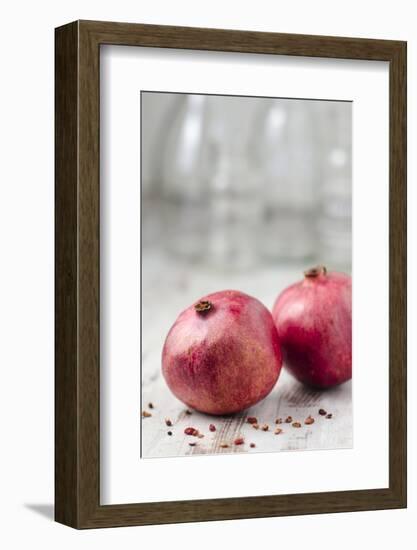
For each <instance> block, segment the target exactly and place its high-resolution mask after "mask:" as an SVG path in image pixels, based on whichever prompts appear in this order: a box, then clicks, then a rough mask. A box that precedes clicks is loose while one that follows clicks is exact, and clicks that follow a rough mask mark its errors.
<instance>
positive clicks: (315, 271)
mask: <svg viewBox="0 0 417 550" xmlns="http://www.w3.org/2000/svg"><path fill="white" fill-rule="evenodd" d="M326 273H327V269H326V268H325V267H324V265H316V266H315V267H311V268H310V269H307V271H304V277H307V278H308V279H314V278H315V277H318V276H319V275H326Z"/></svg>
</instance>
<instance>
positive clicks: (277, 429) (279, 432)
mask: <svg viewBox="0 0 417 550" xmlns="http://www.w3.org/2000/svg"><path fill="white" fill-rule="evenodd" d="M274 434H275V435H279V434H282V429H281V428H276V429H275V431H274Z"/></svg>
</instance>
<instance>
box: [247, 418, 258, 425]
mask: <svg viewBox="0 0 417 550" xmlns="http://www.w3.org/2000/svg"><path fill="white" fill-rule="evenodd" d="M246 422H247V423H248V424H257V423H258V419H257V418H256V416H248V418H247V420H246Z"/></svg>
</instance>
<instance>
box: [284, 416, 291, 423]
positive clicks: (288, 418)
mask: <svg viewBox="0 0 417 550" xmlns="http://www.w3.org/2000/svg"><path fill="white" fill-rule="evenodd" d="M285 422H286V423H287V424H289V423H290V422H292V416H287V418H286V419H285Z"/></svg>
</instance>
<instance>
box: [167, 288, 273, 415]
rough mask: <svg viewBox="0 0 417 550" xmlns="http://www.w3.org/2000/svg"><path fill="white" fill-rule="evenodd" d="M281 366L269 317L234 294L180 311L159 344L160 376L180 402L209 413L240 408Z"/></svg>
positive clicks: (258, 395) (259, 394)
mask: <svg viewBox="0 0 417 550" xmlns="http://www.w3.org/2000/svg"><path fill="white" fill-rule="evenodd" d="M281 366H282V356H281V350H280V346H279V343H278V334H277V330H276V328H275V325H274V322H273V319H272V315H271V314H270V312H269V311H268V310H267V309H266V307H265V306H264V305H263V304H261V302H259V301H258V300H256V299H255V298H252V297H251V296H248V295H247V294H244V293H243V292H238V291H236V290H224V291H221V292H215V293H214V294H210V295H208V296H205V297H203V298H201V300H199V301H198V302H196V303H195V304H193V305H192V306H190V307H189V308H187V309H186V310H185V311H183V312H182V313H181V314H180V315H179V317H178V318H177V320H176V321H175V323H174V325H173V326H172V328H171V330H170V331H169V333H168V336H167V338H166V340H165V344H164V348H163V351H162V372H163V375H164V377H165V380H166V382H167V384H168V386H169V388H170V389H171V391H172V392H173V394H174V395H175V396H176V397H178V399H180V400H181V401H183V403H185V404H186V405H187V406H189V407H193V408H194V409H197V410H199V411H201V412H205V413H209V414H217V415H218V414H231V413H235V412H238V411H241V410H243V409H246V408H248V407H250V406H252V405H254V404H255V403H257V402H258V401H260V400H261V399H263V398H264V397H265V396H266V395H268V393H269V392H270V391H271V390H272V388H273V387H274V385H275V382H276V381H277V379H278V376H279V373H280V371H281Z"/></svg>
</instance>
